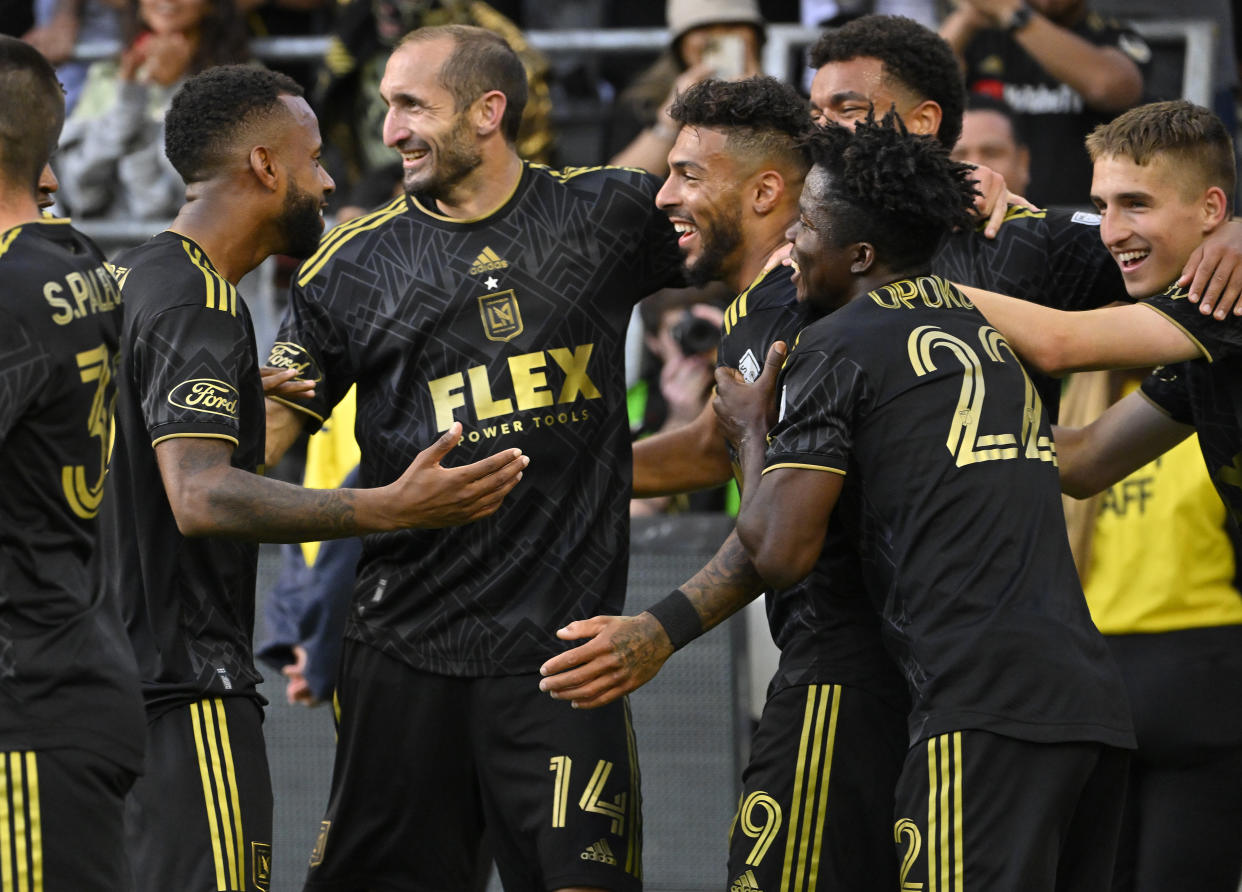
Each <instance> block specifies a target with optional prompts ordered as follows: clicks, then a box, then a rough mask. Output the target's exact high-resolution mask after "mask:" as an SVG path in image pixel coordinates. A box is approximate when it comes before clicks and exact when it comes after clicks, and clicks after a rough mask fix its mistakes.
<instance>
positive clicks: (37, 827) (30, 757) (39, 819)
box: [26, 750, 43, 892]
mask: <svg viewBox="0 0 1242 892" xmlns="http://www.w3.org/2000/svg"><path fill="white" fill-rule="evenodd" d="M26 786H27V788H28V789H29V794H28V800H29V803H30V805H29V809H28V810H29V812H30V879H31V886H30V888H31V892H43V815H42V812H41V811H40V810H39V766H38V764H37V762H36V759H35V754H34V751H33V750H32V751H29V752H27V753H26Z"/></svg>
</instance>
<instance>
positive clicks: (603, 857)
mask: <svg viewBox="0 0 1242 892" xmlns="http://www.w3.org/2000/svg"><path fill="white" fill-rule="evenodd" d="M578 857H579V858H581V859H582V860H583V861H598V862H599V863H600V864H611V865H612V866H613V867H616V866H617V857H616V856H615V855H614V854H613V853H612V849H611V848H609V847H608V840H606V839H601V840H600V841H599V842H596V843H592V844H591V845H589V846H587V847H586V849H585V851H583V853H582V854H581V855H579V856H578Z"/></svg>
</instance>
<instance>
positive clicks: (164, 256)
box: [75, 66, 524, 892]
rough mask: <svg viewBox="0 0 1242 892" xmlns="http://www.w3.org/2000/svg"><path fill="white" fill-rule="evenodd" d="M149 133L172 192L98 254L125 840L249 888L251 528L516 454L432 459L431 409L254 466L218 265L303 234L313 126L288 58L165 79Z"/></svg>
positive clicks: (253, 758)
mask: <svg viewBox="0 0 1242 892" xmlns="http://www.w3.org/2000/svg"><path fill="white" fill-rule="evenodd" d="M165 135H166V152H167V154H168V156H169V160H170V161H172V163H173V166H174V167H176V169H177V170H178V172H179V173H180V174H181V176H182V177H183V178H184V179H185V181H186V183H187V187H186V194H187V198H188V201H187V202H186V204H185V205H184V207H183V208H182V209H181V211H180V213H179V214H178V215H177V218H176V219H175V220H174V221H173V224H172V227H171V228H170V229H169V230H168V231H166V232H163V233H161V234H159V235H157V236H155V237H154V238H152V239H151V240H150V241H148V242H147V243H146V244H144V245H141V246H139V247H137V248H135V249H133V250H131V251H129V252H126V253H125V254H123V255H122V256H121V257H120V258H118V266H117V270H116V272H117V276H118V280H119V282H120V283H121V292H122V296H123V298H124V302H125V306H126V309H125V325H124V329H123V332H122V339H121V345H122V357H123V359H122V362H121V366H120V371H119V375H118V378H119V383H118V390H119V396H118V401H117V434H116V447H115V452H114V454H113V457H112V480H111V483H112V486H111V488H110V491H109V495H108V498H107V500H106V504H107V505H108V508H107V511H108V523H107V524H106V529H107V531H108V535H109V542H108V555H109V557H110V558H111V559H112V566H111V568H110V571H111V585H112V587H113V589H114V590H115V591H116V592H118V593H119V595H120V598H121V600H122V602H123V604H124V606H125V614H126V621H127V624H128V627H129V635H130V640H131V642H132V644H133V647H134V650H135V652H136V653H137V655H138V662H139V670H140V674H141V679H142V685H143V693H144V695H145V700H146V709H147V721H148V725H147V764H146V773H145V775H144V776H143V777H142V779H141V780H140V781H139V782H138V783H137V784H135V786H134V789H133V791H132V793H131V795H130V798H129V802H128V805H127V827H126V831H127V842H128V847H129V852H130V856H131V860H132V862H133V872H134V880H135V883H136V888H137V889H140V890H147V889H149V890H160V892H164V890H169V889H194V890H201V889H213V890H258V889H267V888H268V885H269V883H270V867H271V847H270V846H271V821H272V794H271V783H270V779H269V775H268V767H267V759H266V755H265V753H264V746H263V736H262V731H261V723H262V718H263V713H262V705H263V702H264V701H263V699H262V698H261V697H260V695H259V694H258V692H257V691H256V685H257V684H258V683H259V682H260V680H261V678H260V676H259V674H258V672H257V671H256V670H255V667H254V663H253V659H252V656H251V647H252V642H251V635H252V632H253V626H254V586H255V575H256V570H257V563H258V545H257V542H258V541H263V540H266V541H297V540H300V539H315V540H317V539H322V538H333V537H342V536H352V535H358V534H361V533H366V532H376V531H382V530H393V529H398V528H403V527H408V526H415V525H434V526H442V525H444V524H446V523H461V522H464V521H466V520H470V519H473V518H475V517H478V516H482V515H485V514H487V513H489V512H490V511H493V510H495V508H496V506H497V505H498V504H499V502H500V500H501V499H502V497H503V495H504V494H505V493H506V492H507V491H508V490H509V489H511V488H512V487H513V486H514V485H515V483H516V482H517V479H518V476H519V474H520V470H521V466H522V465H523V463H524V458H523V457H519V456H517V455H516V451H515V450H511V449H510V450H505V451H504V452H503V453H500V454H499V455H497V456H493V457H492V458H490V459H488V460H487V461H485V462H483V463H480V464H479V465H475V466H469V467H465V468H460V469H446V468H442V467H440V466H439V464H438V462H439V459H441V458H442V457H444V456H445V455H446V454H447V453H448V452H449V450H450V449H451V448H452V445H453V443H454V442H455V441H456V439H457V438H458V437H459V436H460V428H450V429H449V431H448V434H447V435H446V436H445V437H444V438H442V439H441V440H440V441H439V442H438V443H437V444H435V445H434V446H432V447H429V448H428V449H426V450H424V451H423V452H422V453H420V454H419V455H418V456H417V457H416V458H415V459H414V462H413V464H411V465H410V467H409V468H408V469H404V468H403V469H402V470H404V473H401V471H398V472H397V473H395V474H393V475H392V476H391V477H389V478H387V479H388V480H393V479H395V481H396V482H394V483H391V484H390V485H388V486H384V487H382V488H376V489H370V490H365V489H354V490H327V491H323V490H321V491H314V490H305V489H302V488H300V487H296V486H290V485H288V484H284V483H281V482H279V481H275V480H268V479H265V478H263V477H261V476H258V475H257V474H256V473H255V471H256V470H257V469H258V468H259V467H260V466H261V465H262V464H263V453H264V439H265V432H264V428H265V417H264V416H265V407H264V396H263V384H262V383H261V381H260V372H259V364H258V357H257V353H256V349H255V343H254V331H253V328H252V326H251V321H250V313H249V311H248V309H247V307H246V304H245V301H244V300H242V298H241V296H240V295H239V293H238V291H237V287H236V284H237V282H238V281H239V280H240V279H241V277H242V276H243V275H244V274H245V273H247V272H249V271H250V270H251V269H253V268H254V267H255V266H257V265H258V264H259V263H260V262H261V261H262V260H263V259H264V258H266V257H268V256H269V255H271V254H274V253H287V254H293V255H301V256H305V255H307V254H309V253H311V252H312V251H313V250H314V249H315V246H316V244H317V243H318V239H319V236H320V233H321V231H322V227H323V221H322V217H321V209H322V207H323V204H324V199H325V197H326V195H327V194H328V193H329V192H330V191H331V189H332V185H333V184H332V180H331V178H330V177H329V176H328V175H327V173H325V172H324V170H323V168H321V167H320V165H319V150H320V140H319V127H318V124H317V123H316V120H315V116H314V114H313V113H312V112H311V110H310V106H308V105H307V103H306V100H305V99H303V98H302V91H301V89H300V88H299V87H298V85H297V84H296V83H294V82H293V81H292V80H290V79H289V78H287V77H285V76H284V75H280V74H275V73H273V72H269V71H265V70H263V69H258V68H252V67H249V66H226V67H220V68H215V69H212V70H210V71H207V72H204V73H203V74H200V75H197V76H196V77H194V78H191V79H190V80H189V81H187V82H186V84H185V85H184V87H182V89H181V90H180V91H179V92H178V94H177V95H176V96H175V97H174V99H173V102H172V105H171V107H170V109H169V112H168V115H167V117H166V119H165ZM86 298H87V295H85V294H84V295H82V296H80V297H78V298H76V301H77V303H76V304H75V306H77V307H82V306H90V305H91V304H87V302H86ZM83 374H85V371H84V372H83ZM282 374H283V375H284V376H285V377H288V376H289V375H291V374H292V371H290V370H286V371H285V372H284V373H282ZM306 377H308V378H313V377H314V376H313V375H308V376H306ZM274 379H275V383H276V384H277V385H280V384H287V383H288V382H287V381H285V380H284V378H282V377H281V375H277V376H274ZM304 386H305V385H302V387H304ZM298 389H299V388H298V387H296V386H295V388H294V390H298ZM409 445H410V447H411V448H410V450H409V451H410V452H411V453H412V452H413V451H414V448H416V446H415V441H411V443H410V444H409ZM385 482H387V481H385Z"/></svg>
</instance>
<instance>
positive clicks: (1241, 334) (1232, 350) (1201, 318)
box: [1143, 285, 1242, 362]
mask: <svg viewBox="0 0 1242 892" xmlns="http://www.w3.org/2000/svg"><path fill="white" fill-rule="evenodd" d="M1143 303H1144V304H1145V305H1146V306H1148V307H1151V309H1153V310H1155V311H1156V312H1157V313H1159V314H1160V315H1161V316H1164V317H1165V318H1166V319H1168V320H1169V321H1170V322H1172V323H1173V324H1174V325H1176V326H1177V327H1178V328H1180V329H1181V330H1182V331H1183V332H1185V333H1186V336H1187V337H1188V338H1190V339H1191V340H1192V341H1194V343H1195V346H1196V347H1198V348H1199V351H1200V352H1201V353H1202V354H1203V356H1204V358H1205V359H1208V360H1211V361H1213V362H1214V361H1216V360H1218V359H1226V358H1230V357H1236V356H1238V355H1240V354H1242V323H1240V322H1239V321H1238V320H1236V319H1234V318H1232V317H1231V318H1229V319H1226V320H1224V321H1219V320H1217V319H1215V318H1213V317H1212V316H1205V315H1203V314H1202V313H1200V312H1199V305H1198V304H1192V303H1191V302H1190V300H1189V299H1188V297H1187V292H1186V289H1184V288H1179V287H1178V286H1177V285H1173V286H1171V287H1170V288H1169V289H1168V290H1167V291H1165V292H1164V293H1163V294H1157V295H1155V296H1153V297H1149V298H1147V299H1146V300H1144V301H1143Z"/></svg>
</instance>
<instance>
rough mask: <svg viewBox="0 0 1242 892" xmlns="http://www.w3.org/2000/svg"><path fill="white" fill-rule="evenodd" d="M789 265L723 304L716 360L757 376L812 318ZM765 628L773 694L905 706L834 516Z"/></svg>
mask: <svg viewBox="0 0 1242 892" xmlns="http://www.w3.org/2000/svg"><path fill="white" fill-rule="evenodd" d="M792 273H793V271H792V270H791V269H790V268H789V267H784V266H778V267H776V268H775V269H772V270H769V271H768V272H766V273H763V274H761V275H760V277H759V278H758V279H756V281H755V282H754V283H752V284H751V286H750V287H749V288H747V289H746V290H745V291H743V292H742V293H741V294H739V295H738V296H737V297H736V298H735V299H734V300H733V302H732V303H731V304H730V305H729V308H728V309H727V310H726V311H725V319H724V330H723V332H722V334H721V338H720V348H719V350H718V351H717V354H716V355H717V360H718V362H719V364H720V365H723V366H728V367H730V368H734V369H737V370H738V371H740V372H741V373H742V376H743V377H744V378H745V379H746V380H747V381H750V382H754V380H755V379H756V378H758V377H759V375H760V374H761V373H762V371H763V361H764V359H765V357H766V356H767V353H768V348H769V347H770V346H771V345H772V343H773V342H774V341H784V342H785V344H786V347H787V348H791V347H792V346H793V343H794V340H795V339H796V337H797V334H798V332H799V331H800V330H801V329H802V328H803V326H805V325H806V324H807V322H809V321H810V316H809V314H808V312H807V307H806V305H805V304H803V303H800V302H799V301H798V294H797V288H796V287H795V285H794V283H793V281H792V280H791V278H790V277H791V276H792ZM766 606H767V614H768V628H769V629H770V630H771V633H772V640H773V641H775V642H776V645H777V647H779V648H780V650H781V656H780V663H779V665H778V667H777V671H776V676H775V677H774V678H773V683H772V689H771V693H772V694H775V693H776V692H778V691H780V690H781V689H783V688H785V687H787V686H789V685H797V684H844V685H848V686H851V687H856V688H862V689H863V690H867V691H870V692H872V693H873V694H875V695H877V696H879V697H883V698H885V699H886V700H888V701H890V702H892V703H894V704H895V705H896V706H897V707H898V708H901V709H904V708H905V706H906V694H905V690H904V684H903V682H902V679H901V676H900V675H899V674H898V672H897V670H896V668H895V666H894V664H893V661H892V659H891V658H890V657H889V655H888V653H887V652H886V651H885V650H884V645H883V643H882V642H881V640H880V623H879V616H878V614H877V613H876V611H875V608H874V607H873V606H872V605H871V602H870V600H869V599H868V598H867V593H866V589H865V588H864V586H863V580H862V571H861V568H860V567H859V564H858V555H857V551H856V549H855V548H854V546H853V543H852V542H851V541H850V540H849V538H848V536H847V534H846V530H845V529H844V526H843V524H842V523H841V522H840V521H838V520H836V519H835V518H834V519H833V520H832V521H830V523H829V525H828V538H827V540H826V542H825V544H824V550H823V552H821V554H820V557H819V561H818V562H817V563H816V565H815V568H814V569H813V570H812V571H811V575H810V576H808V577H807V578H806V579H804V580H802V582H800V583H798V584H797V585H795V586H791V587H790V588H788V589H781V590H777V591H769V592H768V593H767V595H766Z"/></svg>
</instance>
